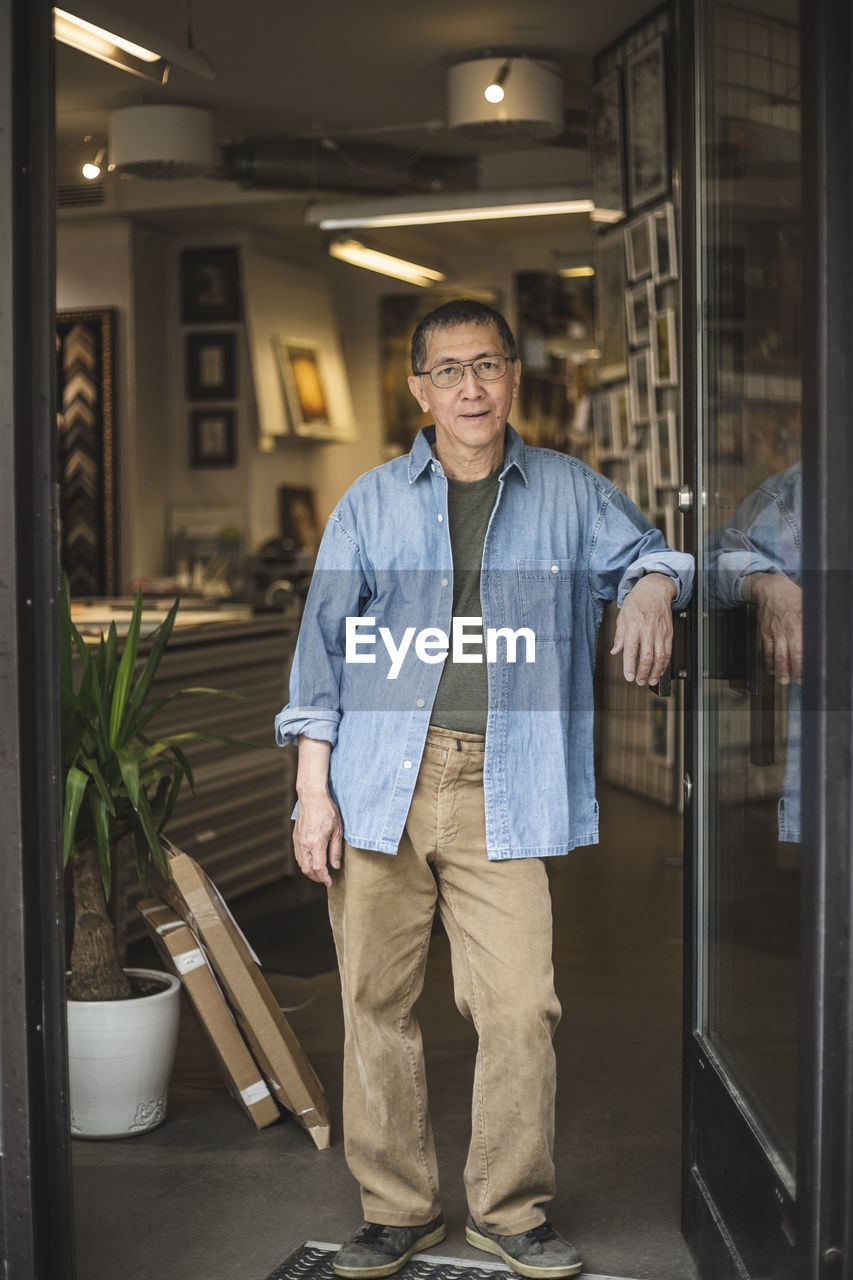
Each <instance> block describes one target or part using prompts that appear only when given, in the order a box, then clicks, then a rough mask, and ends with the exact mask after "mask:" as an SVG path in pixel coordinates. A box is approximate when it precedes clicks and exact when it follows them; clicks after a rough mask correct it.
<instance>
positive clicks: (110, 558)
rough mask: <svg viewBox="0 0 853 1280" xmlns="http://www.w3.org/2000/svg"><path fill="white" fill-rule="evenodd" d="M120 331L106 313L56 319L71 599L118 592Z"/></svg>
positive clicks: (60, 466)
mask: <svg viewBox="0 0 853 1280" xmlns="http://www.w3.org/2000/svg"><path fill="white" fill-rule="evenodd" d="M116 323H117V315H116V312H115V311H114V310H112V309H109V308H104V309H102V310H96V311H59V312H57V315H56V401H57V403H56V421H57V436H58V440H57V481H58V483H59V514H60V521H59V525H60V528H59V536H60V548H59V550H60V558H61V562H62V568H63V569H64V570H65V572H66V573H67V575H68V585H69V587H70V590H71V595H72V596H111V595H114V594H115V592H116V588H117V569H116V544H117V512H116V423H115V403H116V397H115V387H114V368H115V349H116V341H115V338H116Z"/></svg>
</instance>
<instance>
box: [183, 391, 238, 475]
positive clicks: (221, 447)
mask: <svg viewBox="0 0 853 1280" xmlns="http://www.w3.org/2000/svg"><path fill="white" fill-rule="evenodd" d="M236 463H237V413H236V410H234V409H224V408H220V407H219V406H218V405H217V406H215V407H213V408H210V409H193V410H192V411H191V413H190V466H191V467H233V466H236Z"/></svg>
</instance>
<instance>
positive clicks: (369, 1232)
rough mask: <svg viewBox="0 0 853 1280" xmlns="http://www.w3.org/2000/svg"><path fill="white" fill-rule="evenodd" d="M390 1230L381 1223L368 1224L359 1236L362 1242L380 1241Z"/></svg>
mask: <svg viewBox="0 0 853 1280" xmlns="http://www.w3.org/2000/svg"><path fill="white" fill-rule="evenodd" d="M387 1230H388V1228H387V1227H386V1226H383V1224H382V1223H381V1222H366V1223H365V1225H364V1226H363V1227H362V1229H361V1231H360V1232H359V1233H358V1234H359V1239H361V1240H378V1239H379V1238H380V1236H382V1235H384V1234H385V1232H386V1231H387Z"/></svg>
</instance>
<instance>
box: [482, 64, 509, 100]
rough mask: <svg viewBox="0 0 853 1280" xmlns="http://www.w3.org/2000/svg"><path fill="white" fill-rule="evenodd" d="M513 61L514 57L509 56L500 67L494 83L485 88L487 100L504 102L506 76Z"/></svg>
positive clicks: (484, 93)
mask: <svg viewBox="0 0 853 1280" xmlns="http://www.w3.org/2000/svg"><path fill="white" fill-rule="evenodd" d="M511 63H512V58H507V60H506V62H504V63H503V64H502V65H501V66H500V67H499V68H498V72H497V75H496V76H495V78H494V80H493V81H492V83H491V84H487V85H486V88H485V89H484V90H483V97H484V98H485V99H486V102H495V103H497V102H503V100H504V84H505V83H506V78H507V76H508V75H509V71H510V64H511Z"/></svg>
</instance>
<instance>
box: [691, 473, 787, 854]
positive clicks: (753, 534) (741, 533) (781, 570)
mask: <svg viewBox="0 0 853 1280" xmlns="http://www.w3.org/2000/svg"><path fill="white" fill-rule="evenodd" d="M706 555H707V558H706V576H705V583H706V595H707V598H708V603H709V604H710V605H711V607H712V608H718V609H733V608H737V607H738V606H739V605H741V604H743V603H745V602H751V603H753V604H754V605H755V608H756V617H757V624H758V635H759V639H760V643H761V650H762V655H763V660H764V665H765V667H766V668H767V671H768V672H769V673H770V675H772V676H773V677H774V678H775V679H776V680H777V681H778V683H779V684H780V685H791V686H792V688H791V694H790V698H789V701H788V753H787V758H786V762H785V787H784V793H783V797H782V801H781V803H780V806H779V839H780V840H790V841H799V839H800V725H801V716H802V690H801V682H802V677H803V590H802V586H801V573H802V466H801V464H800V463H796V464H795V465H794V466H792V467H789V468H788V469H787V470H786V471H782V472H780V473H779V474H778V475H775V476H771V477H770V478H769V479H768V480H765V481H764V483H763V484H761V485H759V487H758V488H757V489H756V490H755V492H754V493H751V494H750V495H749V497H748V498H746V499H745V500H744V501H743V502H742V503H741V505H740V506H739V507H738V508H737V510H736V511H735V512H734V514H733V515H732V517H731V519H730V520H729V521H727V523H726V524H725V525H721V526H720V527H719V528H718V529H716V530H715V531H714V533H712V534H711V535H710V537H709V539H708V545H707V548H706Z"/></svg>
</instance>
